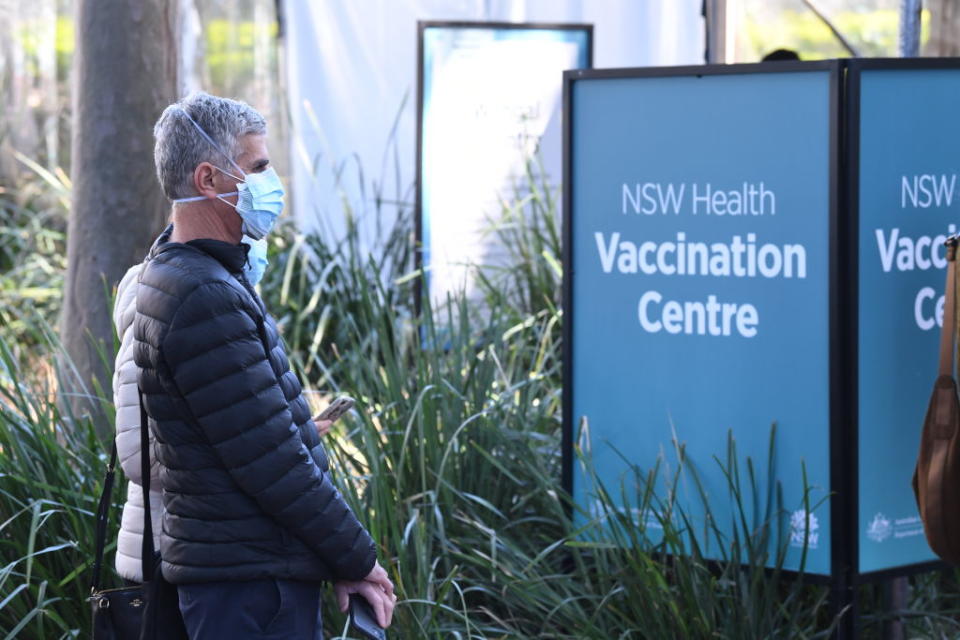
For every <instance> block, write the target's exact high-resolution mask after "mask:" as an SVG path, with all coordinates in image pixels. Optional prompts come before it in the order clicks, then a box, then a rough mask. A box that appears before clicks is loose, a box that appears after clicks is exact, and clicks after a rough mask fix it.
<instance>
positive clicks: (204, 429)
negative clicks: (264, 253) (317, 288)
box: [134, 240, 376, 584]
mask: <svg viewBox="0 0 960 640" xmlns="http://www.w3.org/2000/svg"><path fill="white" fill-rule="evenodd" d="M246 253H247V247H246V246H245V245H232V244H228V243H225V242H220V241H217V240H194V241H191V242H188V243H186V244H181V243H175V242H168V243H165V244H161V245H158V246H156V247H155V248H154V250H153V253H152V255H151V259H150V261H149V263H148V264H147V266H146V268H145V269H144V270H143V273H142V275H141V278H140V288H139V290H138V292H137V315H136V320H135V325H134V332H135V333H134V335H135V339H136V341H137V342H136V346H135V356H134V359H135V361H136V364H137V366H138V367H139V369H140V372H139V383H140V388H141V390H142V391H143V394H144V401H145V404H146V408H147V412H148V414H149V416H150V427H151V428H152V429H153V432H154V435H155V437H156V442H157V444H156V456H157V459H158V461H159V463H160V466H161V469H160V478H161V484H162V486H163V503H164V507H165V509H166V513H165V515H164V518H163V533H162V535H161V538H160V550H161V554H162V556H163V575H164V577H165V578H166V579H167V580H169V581H170V582H172V583H174V584H186V583H193V582H211V581H235V580H254V579H260V578H267V577H274V578H287V579H294V580H310V581H319V580H332V579H359V578H362V577H364V576H366V575H367V574H368V573H369V572H370V570H371V569H372V568H373V564H374V562H375V560H376V553H375V550H374V545H373V541H372V540H371V539H370V536H369V535H368V534H367V532H366V531H365V530H364V528H363V527H362V525H361V524H360V523H359V522H358V521H357V519H356V517H354V515H353V513H352V512H351V511H350V509H349V507H347V505H346V504H345V503H344V501H343V498H342V497H341V496H340V494H339V493H338V492H337V490H336V489H335V488H334V486H333V485H332V484H331V482H330V479H329V477H328V476H327V468H328V465H327V457H326V453H325V452H324V450H323V445H322V444H321V443H320V439H319V436H318V435H317V432H316V427H315V426H314V424H313V422H312V420H311V419H310V411H309V407H308V406H307V403H306V401H305V400H304V398H303V396H302V395H301V389H300V383H299V381H298V380H297V378H296V376H295V375H294V374H293V372H291V371H290V367H289V363H288V362H287V357H286V354H285V352H284V347H283V344H282V342H281V341H280V339H279V336H278V333H277V328H276V325H275V324H274V322H273V319H272V318H271V317H270V315H269V314H267V313H266V311H265V309H264V308H263V303H262V302H261V301H260V298H259V297H258V296H257V295H256V293H255V291H254V290H253V289H252V288H251V287H250V285H249V284H248V283H247V281H246V279H245V278H244V277H243V275H242V268H243V264H244V261H245V260H246Z"/></svg>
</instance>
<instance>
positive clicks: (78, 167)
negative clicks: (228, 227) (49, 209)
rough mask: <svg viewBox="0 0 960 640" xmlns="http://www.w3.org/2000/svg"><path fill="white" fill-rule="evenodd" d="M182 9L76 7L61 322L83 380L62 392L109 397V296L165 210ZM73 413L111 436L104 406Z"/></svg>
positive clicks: (164, 2)
mask: <svg viewBox="0 0 960 640" xmlns="http://www.w3.org/2000/svg"><path fill="white" fill-rule="evenodd" d="M176 7H177V0H79V1H78V2H77V5H76V8H77V9H76V11H77V12H76V33H77V36H76V37H77V42H76V58H75V64H74V105H73V143H72V162H71V166H72V171H71V174H72V176H71V177H72V180H73V206H72V210H71V211H70V217H69V221H68V226H67V277H66V281H65V287H64V304H63V311H62V314H61V318H60V335H61V339H62V341H63V345H64V347H65V349H66V354H67V355H68V356H69V358H70V359H71V360H72V363H73V367H74V368H75V369H74V370H75V371H76V374H77V378H78V379H75V380H72V384H71V383H69V382H68V383H67V384H68V386H69V387H70V388H68V389H66V391H68V392H72V393H74V394H76V393H83V392H88V393H94V392H95V391H96V390H97V387H98V386H99V388H100V389H101V390H102V391H103V393H104V394H105V395H106V397H107V398H109V397H110V389H111V385H110V375H111V370H112V368H113V356H114V349H113V345H114V342H113V335H114V329H113V323H112V318H111V311H112V309H111V301H112V295H111V293H112V291H113V290H114V288H115V287H116V284H117V282H119V280H120V278H121V277H122V276H123V274H124V273H125V272H126V270H127V268H129V267H130V265H132V264H134V263H136V262H139V261H140V260H142V259H143V257H144V255H145V253H146V251H147V249H149V246H150V243H151V242H152V240H153V239H154V238H155V237H156V235H157V234H158V233H159V231H160V230H161V229H162V226H163V223H164V219H165V218H166V215H167V213H168V210H169V205H168V203H167V201H166V199H165V198H164V196H163V193H162V191H161V190H160V185H159V183H158V181H157V177H156V171H155V169H154V163H153V124H154V123H155V122H156V120H157V118H158V117H159V116H160V113H161V112H162V110H163V109H164V107H166V106H167V105H168V104H170V103H171V102H173V101H174V100H175V99H176V93H177V77H176V76H177V55H176V54H177V51H176V24H177V22H176V17H177V16H176ZM66 370H70V369H69V368H67V369H66ZM74 397H76V396H74ZM70 404H71V407H72V408H73V410H74V411H75V412H76V414H80V415H82V414H83V413H89V414H90V415H92V416H93V417H94V419H95V420H96V421H97V429H98V432H99V433H100V434H101V435H102V436H108V435H109V434H110V433H111V432H112V425H110V424H109V423H108V422H107V421H106V420H105V419H104V416H105V415H106V414H105V413H104V412H103V408H102V406H101V404H100V403H99V402H97V401H94V400H91V399H89V398H86V399H83V398H79V399H77V400H75V401H72V402H71V403H70ZM76 414H75V415H76Z"/></svg>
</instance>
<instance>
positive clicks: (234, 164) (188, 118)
mask: <svg viewBox="0 0 960 640" xmlns="http://www.w3.org/2000/svg"><path fill="white" fill-rule="evenodd" d="M177 109H179V110H180V111H181V112H183V115H185V116H187V120H189V121H190V122H191V123H192V124H193V126H194V127H196V129H197V131H199V132H200V135H201V136H203V139H204V140H206V141H207V142H209V143H210V146H212V147H213V148H214V149H216V150H217V151H219V152H220V153H222V154H223V157H224V158H226V159H227V162H229V163H230V164H232V165H233V166H234V167H235V168H236V169H237V171H239V172H240V175H242V176H244V177H246V175H247V174H246V173H245V172H244V171H243V169H241V168H240V165H238V164H237V163H236V162H234V161H233V158H231V157H230V154H228V153H227V152H226V151H224V150H223V147H221V146H220V145H219V144H217V143H216V141H214V139H213V138H211V137H210V136H209V135H208V134H207V132H206V131H204V130H203V127H201V126H200V125H199V124H197V121H196V120H194V119H193V118H191V117H190V114H189V113H187V110H186V109H184V108H183V107H179V106H178V107H177ZM217 168H218V169H220V167H217ZM220 171H223V169H220ZM223 172H224V173H227V172H226V171H223ZM227 175H229V176H230V177H231V178H233V179H234V180H237V181H238V182H243V180H241V179H240V178H237V177H236V176H233V175H230V174H229V173H227Z"/></svg>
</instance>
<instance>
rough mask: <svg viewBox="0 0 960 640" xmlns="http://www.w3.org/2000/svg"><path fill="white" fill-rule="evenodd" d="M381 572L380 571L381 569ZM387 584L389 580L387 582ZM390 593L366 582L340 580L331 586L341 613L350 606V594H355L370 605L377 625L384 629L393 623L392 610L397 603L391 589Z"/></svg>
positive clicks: (375, 584) (372, 583) (377, 585)
mask: <svg viewBox="0 0 960 640" xmlns="http://www.w3.org/2000/svg"><path fill="white" fill-rule="evenodd" d="M381 571H382V569H381ZM388 582H389V580H388ZM390 586H391V592H390V593H387V592H386V591H384V590H383V589H382V588H381V587H380V585H379V584H377V583H374V582H368V581H367V580H342V581H340V582H336V583H334V585H333V591H334V593H336V594H337V604H338V605H339V606H340V611H341V612H344V613H345V612H346V611H347V608H348V607H349V606H350V594H351V593H356V594H359V595H360V596H362V597H363V598H364V599H366V601H367V602H369V603H370V607H371V608H372V609H373V612H374V614H376V616H377V624H379V625H380V626H381V627H383V628H384V629H386V628H387V627H389V626H390V623H391V622H392V621H393V608H394V606H395V605H396V603H397V596H396V595H394V593H393V590H392V587H393V584H391V585H390Z"/></svg>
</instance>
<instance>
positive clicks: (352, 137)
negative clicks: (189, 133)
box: [282, 0, 704, 232]
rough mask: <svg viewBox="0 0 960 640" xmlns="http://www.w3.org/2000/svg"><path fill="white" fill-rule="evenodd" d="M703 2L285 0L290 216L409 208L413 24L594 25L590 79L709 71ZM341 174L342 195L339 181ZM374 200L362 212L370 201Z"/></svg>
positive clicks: (337, 219)
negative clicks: (377, 193)
mask: <svg viewBox="0 0 960 640" xmlns="http://www.w3.org/2000/svg"><path fill="white" fill-rule="evenodd" d="M701 7H702V0H670V1H665V0H589V1H588V0H349V1H347V0H337V1H335V0H324V1H321V2H305V1H302V0H284V2H283V5H282V10H283V18H282V19H283V29H284V36H285V41H286V69H287V82H288V91H289V98H290V102H289V104H290V110H291V125H292V131H291V147H292V148H291V162H292V164H291V167H292V169H291V173H292V176H291V180H292V186H293V189H292V192H293V198H292V202H291V204H292V207H293V209H294V211H295V213H296V216H297V219H298V220H299V222H300V223H301V225H303V226H304V227H313V226H314V225H316V224H317V223H318V221H319V220H323V221H325V224H326V223H329V224H330V225H331V227H332V230H333V231H335V232H336V231H339V230H340V229H339V227H338V224H342V215H341V213H340V212H341V210H342V206H343V204H342V202H343V200H342V199H343V198H344V197H345V198H347V199H348V200H349V202H350V203H351V204H352V206H353V207H354V209H355V210H358V211H363V210H365V209H369V204H370V202H369V201H370V200H372V198H373V194H372V193H371V192H370V191H369V190H368V191H366V192H363V191H362V190H361V188H360V187H359V180H360V178H359V171H361V170H362V173H363V179H364V180H365V181H366V182H367V183H368V186H369V184H370V182H371V181H375V182H376V183H377V185H378V186H379V189H380V190H381V192H382V193H383V194H384V195H385V197H388V198H394V197H397V196H399V197H400V198H401V199H403V200H406V201H408V202H410V203H412V202H413V191H412V185H413V181H414V165H415V159H416V139H415V136H416V121H415V119H416V90H417V87H416V82H417V21H418V20H474V21H506V22H550V23H557V22H575V23H589V24H593V25H594V58H593V61H594V67H597V68H600V67H635V66H653V65H678V64H700V63H702V62H703V52H704V36H703V33H704V29H703V18H702V16H701ZM338 171H339V172H340V174H339V175H340V177H341V180H340V183H339V188H338V183H337V179H336V177H335V176H336V175H337V172H338ZM364 200H366V201H364Z"/></svg>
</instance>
